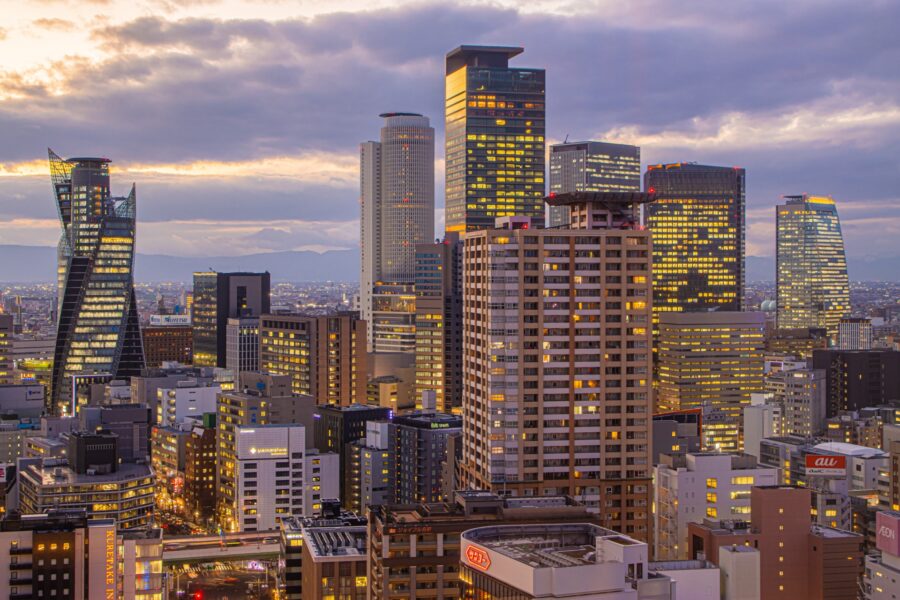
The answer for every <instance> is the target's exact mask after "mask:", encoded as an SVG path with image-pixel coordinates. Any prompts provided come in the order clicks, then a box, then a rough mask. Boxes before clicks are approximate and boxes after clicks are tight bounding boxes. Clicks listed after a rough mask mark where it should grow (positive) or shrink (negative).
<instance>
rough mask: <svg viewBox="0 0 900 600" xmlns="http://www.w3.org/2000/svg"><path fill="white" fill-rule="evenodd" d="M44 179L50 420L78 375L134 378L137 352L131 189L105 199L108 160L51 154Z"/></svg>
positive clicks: (67, 403) (64, 407) (69, 409)
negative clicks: (50, 238)
mask: <svg viewBox="0 0 900 600" xmlns="http://www.w3.org/2000/svg"><path fill="white" fill-rule="evenodd" d="M49 155H50V180H51V182H52V183H53V192H54V194H55V197H56V203H57V208H58V210H59V219H60V225H61V226H62V236H61V237H60V240H59V245H58V258H59V263H58V268H57V275H58V294H59V319H58V321H57V328H56V348H55V351H54V356H53V379H52V389H51V392H50V394H49V395H48V402H47V411H48V413H49V414H72V413H73V412H74V410H75V407H74V405H73V394H72V377H73V375H76V374H79V373H86V372H89V373H109V374H111V375H115V376H116V377H128V376H131V375H140V372H141V369H142V368H143V367H144V352H143V347H142V344H141V332H140V328H139V323H138V314H137V301H136V300H135V296H134V273H133V270H134V235H135V205H136V197H135V188H134V186H132V187H131V193H130V194H129V195H128V197H127V198H117V197H113V196H112V195H111V194H110V189H109V163H110V160H109V159H108V158H71V159H69V160H63V159H62V158H60V157H59V156H57V155H56V154H55V153H54V152H53V151H52V150H49Z"/></svg>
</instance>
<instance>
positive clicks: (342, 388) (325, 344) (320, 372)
mask: <svg viewBox="0 0 900 600" xmlns="http://www.w3.org/2000/svg"><path fill="white" fill-rule="evenodd" d="M365 327H366V324H365V321H361V320H360V319H359V317H358V313H355V312H339V313H335V314H331V315H323V316H308V315H263V316H262V318H261V319H260V327H259V368H260V369H261V370H262V371H263V372H266V373H272V374H273V375H290V377H291V389H292V390H293V392H294V393H295V394H308V395H310V396H312V397H314V398H315V399H316V403H317V404H340V405H342V406H347V405H350V404H353V403H354V402H360V403H361V402H364V401H365V398H366V372H367V364H368V361H367V356H366V348H365V331H366V330H365Z"/></svg>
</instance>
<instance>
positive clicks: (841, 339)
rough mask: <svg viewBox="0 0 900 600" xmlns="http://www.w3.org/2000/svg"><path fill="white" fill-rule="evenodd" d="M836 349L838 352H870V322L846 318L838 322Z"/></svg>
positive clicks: (868, 320)
mask: <svg viewBox="0 0 900 600" xmlns="http://www.w3.org/2000/svg"><path fill="white" fill-rule="evenodd" d="M837 348H838V349H839V350H871V349H872V320H871V319H861V318H849V317H848V318H846V319H841V320H840V321H839V322H838V339H837Z"/></svg>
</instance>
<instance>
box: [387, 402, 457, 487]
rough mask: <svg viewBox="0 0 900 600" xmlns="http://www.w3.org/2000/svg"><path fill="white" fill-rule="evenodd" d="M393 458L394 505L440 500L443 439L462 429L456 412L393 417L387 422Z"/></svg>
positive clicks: (445, 441)
mask: <svg viewBox="0 0 900 600" xmlns="http://www.w3.org/2000/svg"><path fill="white" fill-rule="evenodd" d="M390 430H391V433H392V438H393V440H392V442H393V447H394V457H395V473H396V479H395V481H396V484H395V485H396V498H395V500H394V502H396V503H398V504H413V503H416V502H441V501H444V500H448V498H445V497H444V490H443V489H442V486H441V464H442V463H443V462H444V461H445V460H447V439H448V437H449V436H451V435H453V434H456V433H460V432H461V431H462V418H460V417H459V416H458V415H448V414H444V413H431V412H422V413H416V414H410V415H404V416H399V417H394V419H393V422H392V423H391V425H390Z"/></svg>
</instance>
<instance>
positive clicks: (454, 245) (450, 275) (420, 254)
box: [416, 233, 462, 413]
mask: <svg viewBox="0 0 900 600" xmlns="http://www.w3.org/2000/svg"><path fill="white" fill-rule="evenodd" d="M461 253H462V244H461V243H460V240H459V234H457V233H449V234H447V237H446V238H444V241H443V242H438V243H434V244H419V245H418V246H416V403H417V405H419V406H422V396H423V394H427V393H430V392H433V393H434V400H435V408H436V409H437V410H438V411H440V412H448V413H449V412H459V411H460V410H461V407H462V262H461Z"/></svg>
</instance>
